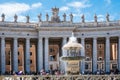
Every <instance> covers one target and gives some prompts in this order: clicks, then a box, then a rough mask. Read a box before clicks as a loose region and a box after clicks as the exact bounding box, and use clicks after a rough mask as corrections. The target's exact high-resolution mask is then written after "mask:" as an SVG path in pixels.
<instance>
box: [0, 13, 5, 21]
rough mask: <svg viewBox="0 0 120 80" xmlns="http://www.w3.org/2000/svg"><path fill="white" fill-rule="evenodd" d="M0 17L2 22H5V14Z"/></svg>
mask: <svg viewBox="0 0 120 80" xmlns="http://www.w3.org/2000/svg"><path fill="white" fill-rule="evenodd" d="M1 17H2V22H4V20H5V14H4V13H3V14H2V15H1Z"/></svg>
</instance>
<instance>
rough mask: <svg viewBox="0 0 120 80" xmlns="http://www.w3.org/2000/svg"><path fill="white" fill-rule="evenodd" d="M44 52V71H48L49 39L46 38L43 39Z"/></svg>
mask: <svg viewBox="0 0 120 80" xmlns="http://www.w3.org/2000/svg"><path fill="white" fill-rule="evenodd" d="M44 51H45V58H44V59H45V70H46V71H48V70H49V62H48V60H49V59H48V58H49V52H48V51H49V38H48V37H46V38H45V48H44Z"/></svg>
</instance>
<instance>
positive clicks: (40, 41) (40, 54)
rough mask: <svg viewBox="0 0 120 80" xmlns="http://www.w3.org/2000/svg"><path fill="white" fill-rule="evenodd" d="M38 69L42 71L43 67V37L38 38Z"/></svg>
mask: <svg viewBox="0 0 120 80" xmlns="http://www.w3.org/2000/svg"><path fill="white" fill-rule="evenodd" d="M37 51H38V52H37V62H38V63H37V69H38V71H40V70H41V69H43V38H38V49H37Z"/></svg>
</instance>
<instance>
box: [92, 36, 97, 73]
mask: <svg viewBox="0 0 120 80" xmlns="http://www.w3.org/2000/svg"><path fill="white" fill-rule="evenodd" d="M92 64H93V66H92V69H93V70H92V71H93V73H95V72H96V71H97V38H96V37H94V38H93V60H92Z"/></svg>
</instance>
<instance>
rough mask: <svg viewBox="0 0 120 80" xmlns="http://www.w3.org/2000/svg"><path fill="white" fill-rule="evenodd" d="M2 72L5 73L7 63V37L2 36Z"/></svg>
mask: <svg viewBox="0 0 120 80" xmlns="http://www.w3.org/2000/svg"><path fill="white" fill-rule="evenodd" d="M0 59H1V74H4V73H5V68H6V63H5V38H4V37H2V38H1V58H0Z"/></svg>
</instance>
